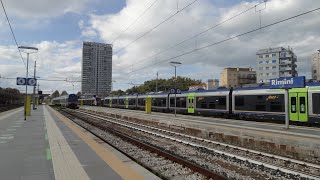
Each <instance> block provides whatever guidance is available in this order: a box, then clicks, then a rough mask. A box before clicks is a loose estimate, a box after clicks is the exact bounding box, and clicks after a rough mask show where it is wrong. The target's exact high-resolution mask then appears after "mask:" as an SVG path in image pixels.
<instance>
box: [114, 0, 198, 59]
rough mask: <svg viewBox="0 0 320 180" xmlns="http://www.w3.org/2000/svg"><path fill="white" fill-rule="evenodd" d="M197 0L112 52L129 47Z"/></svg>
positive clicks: (195, 0)
mask: <svg viewBox="0 0 320 180" xmlns="http://www.w3.org/2000/svg"><path fill="white" fill-rule="evenodd" d="M197 1H198V0H194V1H192V2H191V3H189V4H188V5H186V6H184V7H183V8H182V9H180V10H178V11H177V12H175V13H173V14H172V15H170V16H169V17H167V18H166V19H164V20H163V21H161V22H160V23H159V24H157V25H156V26H154V27H152V28H151V29H149V30H148V31H146V32H144V33H143V34H142V35H140V36H139V37H138V38H136V39H135V40H133V41H131V42H130V43H129V44H127V45H125V46H124V47H122V48H120V49H119V50H118V51H116V52H115V53H113V55H116V54H118V53H119V52H121V51H122V50H124V49H126V48H127V47H129V46H130V45H131V44H133V43H135V42H137V41H138V40H139V39H141V38H142V37H144V36H146V35H147V34H149V33H150V32H151V31H153V30H155V29H157V28H158V27H159V26H161V25H162V24H164V23H165V22H167V21H169V20H170V19H171V18H173V17H174V16H176V15H177V14H179V13H180V12H182V11H183V10H185V9H187V8H188V7H190V6H191V5H192V4H194V3H195V2H197Z"/></svg>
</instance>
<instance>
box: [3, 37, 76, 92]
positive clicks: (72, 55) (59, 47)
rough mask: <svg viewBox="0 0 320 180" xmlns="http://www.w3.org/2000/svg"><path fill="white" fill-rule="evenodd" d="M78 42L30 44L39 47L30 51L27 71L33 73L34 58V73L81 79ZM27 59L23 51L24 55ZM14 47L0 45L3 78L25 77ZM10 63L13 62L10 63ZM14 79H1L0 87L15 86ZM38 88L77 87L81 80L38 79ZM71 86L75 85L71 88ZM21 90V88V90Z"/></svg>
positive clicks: (71, 89)
mask: <svg viewBox="0 0 320 180" xmlns="http://www.w3.org/2000/svg"><path fill="white" fill-rule="evenodd" d="M81 43H82V42H80V41H66V42H63V43H59V42H55V41H53V42H50V41H42V42H40V43H36V44H32V45H31V46H34V47H37V48H39V51H38V53H35V54H30V59H29V74H30V75H33V69H34V68H33V67H34V61H35V60H37V76H40V79H47V80H48V79H49V80H65V79H68V80H76V81H79V80H81V61H80V59H81V48H82V47H81ZM23 57H24V58H25V59H26V54H23ZM20 59H21V58H20V56H19V54H18V51H17V49H16V47H15V46H9V47H8V46H0V74H1V76H2V77H6V78H9V77H10V78H15V77H25V73H26V69H25V66H24V65H23V63H22V61H21V60H20ZM10 62H12V63H10ZM15 83H16V82H15V79H1V80H0V86H1V87H9V86H11V87H16V88H19V86H16V85H15ZM39 83H40V88H41V89H42V90H44V91H45V92H51V91H54V90H59V91H62V90H67V91H68V92H73V89H75V91H79V90H80V83H79V82H74V83H73V84H72V83H70V82H59V81H44V80H39ZM73 85H74V87H73ZM20 90H22V91H24V89H20Z"/></svg>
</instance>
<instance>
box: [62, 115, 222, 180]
mask: <svg viewBox="0 0 320 180" xmlns="http://www.w3.org/2000/svg"><path fill="white" fill-rule="evenodd" d="M60 112H61V113H62V114H64V115H65V116H67V117H68V118H70V119H71V120H73V121H74V122H76V123H77V124H78V125H80V126H82V127H83V128H85V129H86V130H88V131H90V132H91V133H93V134H95V135H96V136H98V137H99V138H101V139H102V140H104V141H105V142H107V143H109V144H111V145H112V146H113V147H115V148H116V149H118V150H120V151H121V152H122V153H124V154H125V155H127V156H128V157H130V158H131V159H133V160H135V161H137V162H138V163H139V164H141V165H143V166H144V167H146V168H147V169H149V170H150V171H152V172H153V173H155V174H156V175H158V176H159V177H161V178H162V179H210V178H211V179H226V178H225V177H223V176H221V175H219V174H217V173H215V172H213V171H210V170H208V169H206V168H204V167H202V166H199V165H197V164H195V163H194V162H190V161H188V160H185V159H183V158H181V157H179V156H177V155H175V154H172V153H170V152H168V151H166V150H164V149H162V148H159V147H156V146H153V145H152V144H149V143H146V142H143V141H141V140H139V139H138V138H134V137H131V136H129V135H128V134H127V133H124V132H122V131H119V129H117V128H115V127H114V126H106V123H105V122H103V121H102V122H101V121H100V122H97V120H95V119H93V118H92V119H90V118H88V117H87V116H82V115H80V114H76V113H74V112H68V111H60ZM97 128H99V129H97ZM106 132H108V133H110V134H112V135H114V136H116V137H113V138H115V140H113V141H112V140H111V141H112V142H111V143H110V134H107V133H106ZM119 138H120V139H121V140H122V141H123V140H125V141H126V142H130V143H129V144H133V145H135V146H136V147H132V146H131V145H128V144H126V145H124V146H122V145H119V144H121V143H119V142H121V141H120V140H119ZM138 147H140V148H138ZM141 148H142V149H141ZM155 162H156V163H155Z"/></svg>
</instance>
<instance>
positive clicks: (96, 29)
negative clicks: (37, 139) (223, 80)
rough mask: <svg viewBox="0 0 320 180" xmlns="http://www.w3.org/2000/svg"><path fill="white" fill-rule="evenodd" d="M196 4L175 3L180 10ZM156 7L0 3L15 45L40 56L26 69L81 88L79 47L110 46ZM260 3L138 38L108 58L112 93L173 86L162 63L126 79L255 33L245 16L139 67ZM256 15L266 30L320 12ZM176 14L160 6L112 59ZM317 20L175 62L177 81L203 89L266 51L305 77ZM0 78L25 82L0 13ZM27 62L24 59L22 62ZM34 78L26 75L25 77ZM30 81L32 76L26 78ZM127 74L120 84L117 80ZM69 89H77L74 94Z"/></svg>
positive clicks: (287, 7) (298, 1) (192, 15)
mask: <svg viewBox="0 0 320 180" xmlns="http://www.w3.org/2000/svg"><path fill="white" fill-rule="evenodd" d="M192 1H193V0H179V1H178V2H179V8H182V7H184V6H186V5H187V4H189V3H191V2H192ZM153 2H154V0H127V1H125V0H106V1H104V0H56V1H49V0H30V1H28V2H21V1H19V0H3V3H4V5H5V7H6V10H7V13H8V15H9V19H10V20H11V23H12V26H13V30H14V32H15V35H16V38H17V40H18V43H19V45H30V46H36V47H38V48H39V52H38V53H37V54H34V55H31V56H30V57H31V58H30V66H31V67H32V66H33V62H34V60H37V61H38V68H39V71H38V73H39V76H40V77H42V78H47V79H66V78H67V79H70V80H80V77H81V48H82V41H98V42H106V43H111V42H112V40H114V39H115V38H116V37H117V36H118V35H119V34H121V33H122V31H123V30H124V29H125V28H126V27H127V26H128V25H129V24H131V23H132V22H133V21H134V20H135V19H136V18H137V17H138V16H139V15H140V14H141V13H142V12H143V11H144V10H145V9H146V8H147V7H148V6H149V5H150V4H152V3H153ZM259 2H261V1H252V0H251V1H244V0H243V1H239V0H228V1H225V0H199V1H197V2H195V3H194V4H192V5H191V6H190V7H188V8H187V9H185V10H184V11H181V12H180V13H179V14H177V15H176V16H175V17H174V18H172V19H170V20H169V21H168V22H166V23H164V24H162V25H161V26H159V27H158V28H156V29H155V30H153V31H151V32H150V33H148V34H147V35H146V36H144V37H143V38H141V39H139V40H137V41H136V42H135V43H133V44H132V45H130V46H129V47H127V48H126V49H124V51H122V52H121V53H119V54H117V55H114V57H113V77H114V81H115V82H114V88H115V89H123V90H124V89H126V88H130V87H131V86H132V85H130V84H128V83H130V82H133V83H137V84H141V83H143V82H144V81H145V80H150V79H154V78H155V77H156V72H159V74H160V78H170V77H171V76H172V74H173V68H172V67H171V66H170V65H169V64H168V63H167V62H164V63H159V64H157V65H154V66H151V67H148V68H145V69H142V70H140V71H138V72H134V73H130V71H132V70H136V69H139V68H141V67H145V66H148V65H150V64H153V63H156V62H159V61H163V60H165V59H168V58H170V57H174V56H176V55H179V54H181V53H184V52H187V51H189V50H192V49H194V48H197V47H201V46H205V45H208V44H210V43H214V42H217V41H220V40H223V39H225V38H228V37H231V36H233V35H237V34H240V33H243V32H246V31H248V30H251V29H254V28H257V27H258V26H259V14H258V13H257V12H255V10H252V11H249V12H247V13H245V14H243V15H241V16H239V17H237V18H236V19H234V20H232V21H230V22H228V23H225V24H223V25H221V26H219V27H217V28H215V29H213V30H211V31H209V32H207V33H205V34H203V35H201V36H199V37H198V38H196V39H192V40H191V41H188V42H186V43H184V44H182V45H181V46H178V47H176V48H174V49H171V50H169V51H167V52H165V53H162V54H161V55H158V56H156V57H153V58H149V59H148V60H145V61H143V62H142V63H139V64H137V62H139V61H141V59H144V58H148V57H150V56H152V55H154V54H155V53H157V52H160V51H161V50H163V49H166V48H167V47H169V46H171V45H173V44H175V43H177V42H180V41H182V40H184V39H186V38H188V37H190V36H193V35H194V34H196V33H198V32H201V31H203V30H205V29H206V28H209V27H211V26H214V25H215V24H217V23H219V22H222V21H223V20H225V19H228V18H229V17H231V16H233V15H235V14H238V13H240V12H242V11H244V10H246V9H248V8H250V7H253V6H254V5H257V4H259ZM266 5H267V8H266V9H265V10H263V11H261V17H262V24H263V25H266V24H268V23H272V22H274V21H276V20H280V19H283V18H286V17H289V16H291V15H296V14H298V13H301V12H304V11H307V10H310V9H313V8H315V7H317V6H320V1H312V0H306V1H303V0H270V1H268V2H267V4H266ZM176 10H177V1H172V0H162V1H160V0H159V1H157V2H156V3H155V4H154V5H153V6H152V7H151V8H150V9H149V10H148V11H147V12H146V13H145V14H144V15H143V16H142V17H141V18H140V19H139V20H138V21H137V22H136V23H134V24H133V25H132V26H131V27H130V28H129V29H128V31H127V32H126V33H124V34H123V35H122V36H121V37H120V38H119V39H117V40H116V41H115V42H114V44H113V45H114V52H115V51H117V50H119V49H120V48H122V47H124V46H126V45H127V44H129V43H130V42H132V41H134V40H135V39H136V38H138V37H139V36H141V34H143V33H145V32H147V31H148V30H149V29H150V28H152V27H154V26H155V25H157V24H158V23H160V22H161V21H163V20H164V19H166V18H167V17H168V16H170V15H171V14H173V13H175V11H176ZM315 14H316V13H314V14H310V15H306V16H304V17H301V18H297V19H295V20H292V21H288V22H286V23H283V24H280V25H278V26H274V27H272V28H268V29H264V30H261V31H259V32H257V33H253V34H250V35H248V36H245V37H242V38H237V39H235V40H232V41H229V42H225V43H223V44H219V45H216V46H213V47H211V48H207V49H204V50H201V51H197V52H196V53H192V54H190V55H187V56H183V57H180V58H177V59H174V60H176V61H181V62H182V64H183V65H182V66H181V67H179V69H178V73H179V75H183V76H188V77H191V78H195V79H201V80H203V81H205V80H207V79H209V78H218V79H219V76H220V72H221V71H222V69H223V68H225V67H253V68H255V66H256V61H255V52H256V51H257V50H259V49H263V48H268V47H277V46H284V47H288V46H290V47H293V49H294V51H295V53H296V55H297V56H298V62H299V63H298V71H299V75H306V76H310V72H309V69H310V68H309V67H308V63H305V62H307V60H308V58H309V56H310V55H311V53H314V52H315V50H316V48H315V47H316V46H317V45H318V43H319V42H320V37H319V33H318V24H319V23H320V21H319V17H318V16H315ZM0 25H1V29H0V37H1V38H0V75H1V76H2V77H16V76H24V74H25V71H24V66H23V63H22V62H21V60H20V59H19V58H20V57H19V54H18V51H17V49H16V47H15V44H14V41H13V38H12V35H11V33H10V29H9V27H8V24H7V22H6V19H5V16H4V13H3V11H2V10H1V13H0ZM23 55H24V57H25V54H23ZM30 71H31V70H30ZM31 73H32V71H31ZM124 73H130V74H129V75H127V76H125V77H123V76H121V74H124ZM41 84H42V86H41V87H42V88H43V90H45V91H48V92H50V91H53V90H55V89H58V90H60V91H61V90H67V91H79V90H80V83H78V82H75V83H73V84H72V83H67V82H64V83H53V82H46V81H42V82H41ZM73 85H74V86H73ZM0 86H1V87H5V86H12V87H17V86H15V81H14V80H8V79H0Z"/></svg>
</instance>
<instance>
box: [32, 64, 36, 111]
mask: <svg viewBox="0 0 320 180" xmlns="http://www.w3.org/2000/svg"><path fill="white" fill-rule="evenodd" d="M36 69H37V61H34V71H33V77H34V79H36ZM36 86H37V85H36V84H35V85H34V86H33V103H32V108H33V110H35V109H36Z"/></svg>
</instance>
